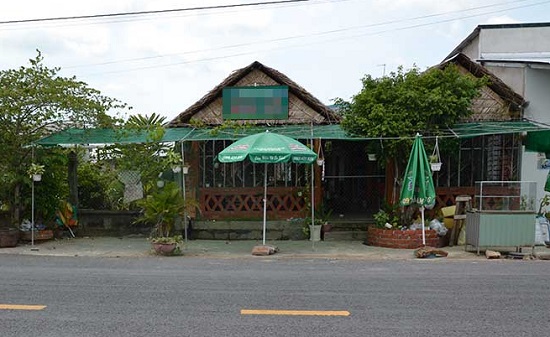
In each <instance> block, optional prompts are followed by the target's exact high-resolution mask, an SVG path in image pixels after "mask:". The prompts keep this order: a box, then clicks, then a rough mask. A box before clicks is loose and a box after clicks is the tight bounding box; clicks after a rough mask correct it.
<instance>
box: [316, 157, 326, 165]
mask: <svg viewBox="0 0 550 337" xmlns="http://www.w3.org/2000/svg"><path fill="white" fill-rule="evenodd" d="M324 163H325V160H324V159H317V165H318V166H323V164H324Z"/></svg>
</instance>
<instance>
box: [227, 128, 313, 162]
mask: <svg viewBox="0 0 550 337" xmlns="http://www.w3.org/2000/svg"><path fill="white" fill-rule="evenodd" d="M246 157H248V158H249V159H250V161H252V162H253V163H270V164H273V163H287V162H293V163H297V164H311V163H313V162H314V161H315V159H317V154H315V152H313V151H311V150H310V149H309V148H308V147H307V146H305V145H304V144H302V143H300V142H299V141H297V140H295V139H292V138H290V137H287V136H283V135H279V134H276V133H272V132H269V131H266V132H262V133H258V134H255V135H252V136H248V137H244V138H242V139H240V140H238V141H236V142H235V143H233V144H231V145H229V146H228V147H226V148H225V149H224V150H223V151H222V152H220V153H219V154H218V159H219V160H220V162H222V163H233V162H238V161H243V160H245V158H246Z"/></svg>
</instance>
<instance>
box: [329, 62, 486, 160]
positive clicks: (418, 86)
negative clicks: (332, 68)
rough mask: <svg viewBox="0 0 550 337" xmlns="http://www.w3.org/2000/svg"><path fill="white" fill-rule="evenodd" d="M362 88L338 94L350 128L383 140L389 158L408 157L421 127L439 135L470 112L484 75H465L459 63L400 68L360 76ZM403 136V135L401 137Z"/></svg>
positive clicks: (339, 104) (429, 133) (484, 81)
mask: <svg viewBox="0 0 550 337" xmlns="http://www.w3.org/2000/svg"><path fill="white" fill-rule="evenodd" d="M362 83H363V88H362V90H361V92H359V93H358V94H357V95H355V96H353V98H352V100H351V102H346V101H344V100H342V99H337V100H336V103H337V105H338V106H339V107H340V109H341V111H342V113H343V116H344V119H343V122H342V127H343V128H344V129H346V130H347V131H349V132H351V133H353V134H357V135H361V136H365V137H372V138H394V139H392V140H388V141H384V142H383V146H384V155H385V156H386V158H396V157H397V158H406V157H407V156H408V151H409V150H410V143H412V138H413V137H414V135H415V134H416V133H417V132H418V133H420V134H423V135H438V134H440V131H441V130H445V129H447V127H450V126H452V125H454V124H456V123H457V122H459V121H460V120H462V119H464V118H466V117H468V116H470V115H471V114H472V110H471V105H472V99H473V98H475V97H477V96H478V95H479V90H480V88H481V87H482V86H483V85H485V84H486V80H485V79H478V78H474V77H473V76H468V75H465V74H462V73H461V72H460V71H459V69H458V67H456V66H455V65H452V64H451V65H448V66H446V67H445V68H443V69H440V68H430V69H428V70H426V71H424V72H421V71H420V70H419V69H418V68H417V67H413V68H412V69H410V70H408V71H404V70H403V68H402V67H399V68H398V70H397V72H392V73H390V75H389V76H385V77H382V78H373V77H371V76H370V75H366V76H365V77H364V78H363V79H362ZM400 138H401V139H400Z"/></svg>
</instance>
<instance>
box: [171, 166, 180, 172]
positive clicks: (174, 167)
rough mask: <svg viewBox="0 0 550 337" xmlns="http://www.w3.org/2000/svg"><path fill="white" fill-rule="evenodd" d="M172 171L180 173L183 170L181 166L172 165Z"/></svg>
mask: <svg viewBox="0 0 550 337" xmlns="http://www.w3.org/2000/svg"><path fill="white" fill-rule="evenodd" d="M172 172H174V173H179V172H181V166H173V167H172Z"/></svg>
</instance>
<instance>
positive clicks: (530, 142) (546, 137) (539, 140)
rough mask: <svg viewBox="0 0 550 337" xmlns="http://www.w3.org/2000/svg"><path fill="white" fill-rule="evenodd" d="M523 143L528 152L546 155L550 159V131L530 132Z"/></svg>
mask: <svg viewBox="0 0 550 337" xmlns="http://www.w3.org/2000/svg"><path fill="white" fill-rule="evenodd" d="M523 143H524V144H525V149H526V150H527V151H532V152H542V153H546V158H548V159H550V131H537V132H528V133H527V137H525V140H524V141H523Z"/></svg>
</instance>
